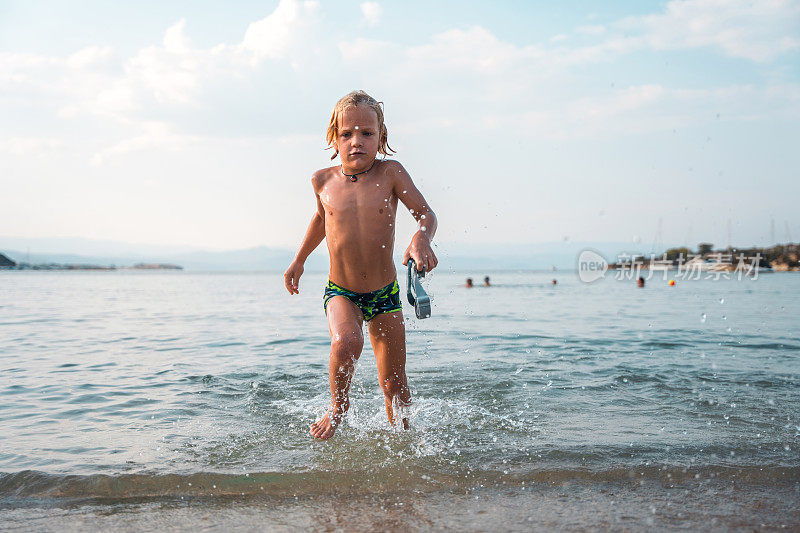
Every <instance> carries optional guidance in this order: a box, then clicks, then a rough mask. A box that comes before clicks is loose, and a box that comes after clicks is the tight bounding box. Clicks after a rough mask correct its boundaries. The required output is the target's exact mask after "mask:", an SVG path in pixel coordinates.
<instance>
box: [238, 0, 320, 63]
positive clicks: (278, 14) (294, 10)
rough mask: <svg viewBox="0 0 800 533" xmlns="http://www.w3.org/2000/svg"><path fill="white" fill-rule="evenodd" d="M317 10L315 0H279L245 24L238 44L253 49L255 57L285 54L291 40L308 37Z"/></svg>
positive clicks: (297, 40)
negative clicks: (261, 15) (272, 9)
mask: <svg viewBox="0 0 800 533" xmlns="http://www.w3.org/2000/svg"><path fill="white" fill-rule="evenodd" d="M318 13H319V3H318V2H311V1H305V2H299V1H297V0H281V1H280V3H279V4H278V7H277V8H275V11H273V12H272V14H270V15H269V16H268V17H265V18H263V19H261V20H259V21H257V22H253V23H252V24H250V26H249V27H248V28H247V31H246V32H245V34H244V39H243V40H242V43H241V45H240V46H241V48H242V49H244V50H247V51H250V52H252V53H253V54H254V55H255V58H256V59H261V58H264V57H268V58H271V59H278V58H283V57H286V55H287V54H288V52H289V50H290V49H291V46H292V44H294V43H300V42H303V41H305V40H307V39H308V38H309V37H310V35H312V34H311V33H309V32H308V31H307V30H308V29H309V27H311V26H313V24H314V22H315V20H316V19H317V15H318Z"/></svg>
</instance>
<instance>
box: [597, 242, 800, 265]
mask: <svg viewBox="0 0 800 533" xmlns="http://www.w3.org/2000/svg"><path fill="white" fill-rule="evenodd" d="M713 246H714V245H713V244H710V243H700V244H699V245H698V247H697V251H692V250H690V249H689V248H685V247H684V248H669V249H668V250H667V251H666V252H664V253H663V254H662V255H655V254H652V255H650V256H647V257H645V256H644V255H631V256H629V257H619V259H620V260H619V261H618V262H616V263H611V264H609V265H608V268H610V269H618V270H629V269H631V268H633V267H635V268H636V269H638V270H674V269H678V270H697V271H703V272H735V271H737V270H754V269H757V270H758V271H760V272H800V244H796V243H787V244H777V245H775V246H770V247H768V248H757V247H752V248H733V247H728V248H725V249H721V250H714V249H713Z"/></svg>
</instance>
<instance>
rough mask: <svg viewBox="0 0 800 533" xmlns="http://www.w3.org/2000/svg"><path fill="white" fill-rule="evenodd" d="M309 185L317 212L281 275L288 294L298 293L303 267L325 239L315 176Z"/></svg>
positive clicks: (323, 215)
mask: <svg viewBox="0 0 800 533" xmlns="http://www.w3.org/2000/svg"><path fill="white" fill-rule="evenodd" d="M311 183H312V184H313V185H314V195H315V196H316V198H317V212H316V213H314V215H313V216H312V217H311V222H310V223H309V224H308V229H307V230H306V234H305V236H304V237H303V242H302V243H300V249H299V250H298V251H297V254H296V255H295V257H294V260H293V261H292V264H291V265H289V268H287V269H286V272H284V273H283V283H284V285H285V286H286V290H287V291H289V294H299V293H300V276H302V275H303V271H304V270H305V269H304V267H303V265H304V264H305V262H306V259H307V258H308V256H309V255H311V252H313V251H314V250H315V249H316V247H317V246H319V243H321V242H322V240H323V239H324V238H325V208H324V207H323V206H322V202H321V201H320V199H319V194H317V192H316V191H317V182H316V176H314V177H313V178H311Z"/></svg>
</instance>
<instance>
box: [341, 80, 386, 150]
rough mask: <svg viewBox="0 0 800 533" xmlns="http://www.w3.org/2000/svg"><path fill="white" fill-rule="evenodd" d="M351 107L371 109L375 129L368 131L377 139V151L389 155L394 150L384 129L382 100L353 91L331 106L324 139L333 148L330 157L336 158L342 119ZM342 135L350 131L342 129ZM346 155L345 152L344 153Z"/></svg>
mask: <svg viewBox="0 0 800 533" xmlns="http://www.w3.org/2000/svg"><path fill="white" fill-rule="evenodd" d="M353 109H360V110H372V111H373V112H374V113H375V119H376V122H375V125H374V127H375V131H371V132H368V133H370V134H372V135H375V138H376V140H377V142H378V143H377V144H378V149H377V152H378V153H380V154H383V155H389V152H394V150H393V149H392V147H391V146H389V134H388V131H387V130H386V124H384V122H383V102H378V101H377V100H375V99H374V98H373V97H371V96H370V95H368V94H367V93H365V92H364V91H353V92H351V93H349V94H347V95H345V96H343V97H342V98H340V99H339V101H338V102H336V105H335V106H334V107H333V113H332V114H331V121H330V123H329V124H328V132H327V134H326V140H327V141H328V148H333V150H334V152H333V155H332V156H331V159H336V156H337V155H339V151H340V146H339V141H340V139H339V136H340V132H341V128H342V119H343V118H344V114H345V112H347V111H348V110H353ZM341 133H342V134H343V135H345V136H346V135H349V134H351V133H352V132H348V131H344V132H341ZM345 155H347V154H345Z"/></svg>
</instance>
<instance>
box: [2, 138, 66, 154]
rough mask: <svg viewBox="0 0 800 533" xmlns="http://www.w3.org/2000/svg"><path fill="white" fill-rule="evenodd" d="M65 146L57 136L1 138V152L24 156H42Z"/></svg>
mask: <svg viewBox="0 0 800 533" xmlns="http://www.w3.org/2000/svg"><path fill="white" fill-rule="evenodd" d="M64 147H65V143H64V141H63V140H61V139H59V138H56V137H10V138H8V139H2V140H0V153H6V154H10V155H15V156H24V157H29V156H33V157H42V156H45V155H48V154H50V153H52V152H53V151H54V150H60V149H63V148H64Z"/></svg>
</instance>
